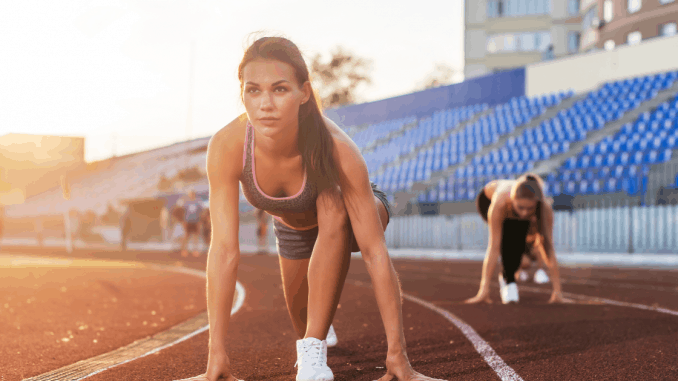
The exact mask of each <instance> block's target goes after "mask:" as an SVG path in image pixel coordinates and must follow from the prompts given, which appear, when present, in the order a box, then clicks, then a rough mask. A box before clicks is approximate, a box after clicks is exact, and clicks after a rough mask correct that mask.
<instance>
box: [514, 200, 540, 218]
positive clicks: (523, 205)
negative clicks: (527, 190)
mask: <svg viewBox="0 0 678 381" xmlns="http://www.w3.org/2000/svg"><path fill="white" fill-rule="evenodd" d="M512 202H513V210H514V211H515V212H516V214H517V215H518V218H521V219H529V218H530V217H532V216H533V215H534V214H535V212H536V211H537V201H536V200H530V199H528V198H517V199H514V200H513V201H512Z"/></svg>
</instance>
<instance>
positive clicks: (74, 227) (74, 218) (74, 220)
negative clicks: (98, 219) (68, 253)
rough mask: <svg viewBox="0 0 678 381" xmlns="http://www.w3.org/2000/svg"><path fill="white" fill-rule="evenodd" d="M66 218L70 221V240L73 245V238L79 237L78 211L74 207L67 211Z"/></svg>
mask: <svg viewBox="0 0 678 381" xmlns="http://www.w3.org/2000/svg"><path fill="white" fill-rule="evenodd" d="M68 218H69V220H70V221H71V242H73V245H75V240H76V239H78V238H79V237H80V213H78V211H77V210H75V209H71V211H70V212H69V213H68Z"/></svg>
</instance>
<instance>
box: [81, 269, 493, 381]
mask: <svg viewBox="0 0 678 381" xmlns="http://www.w3.org/2000/svg"><path fill="white" fill-rule="evenodd" d="M364 274H366V270H365V267H364V264H363V262H362V260H354V261H353V262H352V265H351V271H350V273H349V278H359V277H360V276H361V275H364ZM354 275H355V277H354ZM238 280H239V281H240V282H241V283H242V284H243V286H244V287H245V289H246V295H247V298H246V299H245V304H244V305H243V308H242V309H241V311H240V312H238V313H236V314H235V315H234V316H233V318H232V324H231V326H230V332H229V339H228V345H229V348H230V359H231V365H232V368H233V373H234V374H235V375H236V376H237V377H239V378H240V379H245V380H247V381H252V380H289V381H291V380H294V379H295V375H296V371H295V368H294V363H295V361H296V349H295V340H296V337H295V334H294V331H293V330H292V324H291V322H290V318H289V316H288V314H287V309H286V307H285V301H284V298H283V293H282V289H281V281H280V271H279V269H278V263H277V259H276V258H273V257H268V256H267V257H264V256H243V257H242V258H241V265H240V271H239V274H238ZM368 283H369V282H368ZM366 286H369V284H364V285H358V284H355V283H354V282H353V280H351V281H350V282H348V283H347V285H346V286H345V288H344V292H343V294H342V297H341V300H340V305H339V309H338V310H337V314H336V316H335V320H334V325H335V328H336V330H337V335H338V337H339V344H338V346H337V347H335V348H330V350H329V353H328V364H329V366H330V367H331V368H332V371H333V372H334V374H335V380H337V381H342V380H345V381H349V380H351V381H355V380H375V379H378V378H379V377H381V376H383V375H384V372H385V369H384V360H385V358H386V350H387V346H386V340H385V334H384V329H383V326H382V323H381V319H380V315H379V311H378V309H377V307H376V303H375V299H374V293H373V291H372V289H371V288H369V287H366ZM403 317H404V321H405V335H406V339H407V344H408V354H409V357H410V359H411V361H412V364H413V365H414V367H415V369H417V370H418V371H420V372H422V373H424V374H427V375H430V376H434V377H438V378H443V379H463V380H492V379H498V377H497V376H496V374H495V372H494V371H493V370H492V369H491V368H490V367H489V366H488V365H487V363H486V362H485V361H484V360H483V358H482V357H481V356H480V355H479V354H478V352H476V350H475V348H474V347H473V345H472V344H471V343H470V342H469V341H468V339H467V338H466V337H465V336H464V335H463V334H462V333H461V332H460V331H459V329H458V328H456V327H455V326H454V325H452V324H451V323H450V322H449V321H448V320H446V319H445V318H443V317H442V316H441V315H439V314H437V313H435V312H433V311H431V310H429V309H427V308H424V307H422V306H420V305H418V304H416V303H412V302H409V301H405V302H404V305H403ZM207 342H208V335H207V333H204V334H200V335H198V336H196V337H194V338H192V339H189V340H187V341H185V342H182V343H179V344H177V345H176V346H173V347H171V348H167V349H165V350H163V351H161V352H160V353H158V354H156V355H153V356H148V357H145V358H141V359H139V360H137V361H134V362H131V363H128V364H124V365H121V366H119V367H116V368H113V369H110V370H108V371H106V372H103V373H100V374H97V375H95V376H93V377H90V378H88V380H97V381H100V380H120V379H125V380H175V379H181V378H186V377H190V376H195V375H198V374H201V373H202V372H204V371H205V366H206V364H207Z"/></svg>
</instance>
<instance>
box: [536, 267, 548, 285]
mask: <svg viewBox="0 0 678 381" xmlns="http://www.w3.org/2000/svg"><path fill="white" fill-rule="evenodd" d="M533 280H534V283H537V284H544V283H548V282H549V276H548V275H546V271H544V269H539V270H537V272H535V273H534V278H533Z"/></svg>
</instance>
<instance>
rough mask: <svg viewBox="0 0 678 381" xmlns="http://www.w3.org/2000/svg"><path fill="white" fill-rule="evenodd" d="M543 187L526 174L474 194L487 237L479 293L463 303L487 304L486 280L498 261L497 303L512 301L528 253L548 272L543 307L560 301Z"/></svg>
mask: <svg viewBox="0 0 678 381" xmlns="http://www.w3.org/2000/svg"><path fill="white" fill-rule="evenodd" d="M543 189H544V186H543V181H542V179H541V178H540V177H539V176H537V175H536V174H532V173H527V174H525V175H523V176H521V177H519V178H518V179H517V180H495V181H491V182H489V183H488V184H486V185H485V186H484V187H483V188H482V189H481V190H480V192H479V193H478V197H477V199H476V206H477V207H478V213H479V214H480V215H481V217H482V218H483V220H485V222H487V224H488V226H489V233H490V237H489V243H488V246H487V252H486V254H485V261H484V262H483V271H482V278H481V280H480V289H479V290H478V294H477V295H476V296H475V297H473V298H471V299H468V300H467V301H466V302H467V303H479V302H483V301H484V302H488V303H489V302H491V299H490V277H491V276H492V274H494V267H495V265H496V264H497V260H498V259H499V258H501V263H502V269H501V271H500V274H499V285H500V296H501V300H502V303H504V304H507V303H517V302H518V300H519V296H518V286H517V285H516V274H520V271H519V270H520V267H521V266H522V265H523V264H524V263H525V262H524V257H525V255H524V254H525V253H530V252H531V251H532V250H533V249H534V251H536V252H537V253H538V254H539V255H540V257H541V260H542V261H543V262H544V263H545V264H546V265H547V266H548V268H549V270H550V272H551V278H552V279H553V292H552V294H551V299H550V300H549V303H562V302H565V300H564V299H563V295H562V290H561V285H560V276H559V270H558V261H557V259H556V253H555V249H554V248H553V208H552V207H551V200H549V199H547V198H546V197H545V196H544V191H543ZM528 261H529V260H528ZM535 281H536V279H535Z"/></svg>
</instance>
